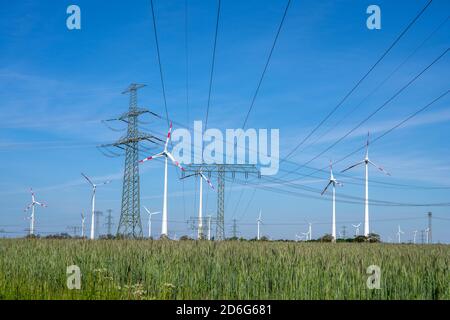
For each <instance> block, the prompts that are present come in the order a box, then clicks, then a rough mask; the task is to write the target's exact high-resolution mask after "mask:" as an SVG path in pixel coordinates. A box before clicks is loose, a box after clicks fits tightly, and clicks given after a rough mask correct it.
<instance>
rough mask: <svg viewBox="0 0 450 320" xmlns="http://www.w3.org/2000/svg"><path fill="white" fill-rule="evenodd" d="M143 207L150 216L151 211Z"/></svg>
mask: <svg viewBox="0 0 450 320" xmlns="http://www.w3.org/2000/svg"><path fill="white" fill-rule="evenodd" d="M143 207H144V209H145V211H147V213H148V214H150V210H148V209H147V207H146V206H143Z"/></svg>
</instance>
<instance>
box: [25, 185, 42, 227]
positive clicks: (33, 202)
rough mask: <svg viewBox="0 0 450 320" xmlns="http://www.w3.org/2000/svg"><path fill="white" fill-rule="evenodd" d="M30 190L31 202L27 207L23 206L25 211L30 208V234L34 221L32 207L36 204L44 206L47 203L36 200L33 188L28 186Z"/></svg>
mask: <svg viewBox="0 0 450 320" xmlns="http://www.w3.org/2000/svg"><path fill="white" fill-rule="evenodd" d="M30 192H31V203H30V204H29V205H28V207H26V208H25V210H24V211H25V212H27V211H28V210H30V209H31V216H30V235H34V222H35V215H34V207H35V206H36V205H38V206H41V207H44V208H46V207H47V205H46V204H44V203H41V202H38V201H36V197H35V195H34V192H33V188H30Z"/></svg>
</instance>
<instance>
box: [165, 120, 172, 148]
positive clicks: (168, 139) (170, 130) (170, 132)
mask: <svg viewBox="0 0 450 320" xmlns="http://www.w3.org/2000/svg"><path fill="white" fill-rule="evenodd" d="M171 136H172V122H170V127H169V132H168V133H167V139H166V144H165V145H164V150H167V146H168V145H169V141H170V138H171Z"/></svg>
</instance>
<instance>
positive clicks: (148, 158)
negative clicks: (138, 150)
mask: <svg viewBox="0 0 450 320" xmlns="http://www.w3.org/2000/svg"><path fill="white" fill-rule="evenodd" d="M161 157H164V152H161V153H158V154H155V155H154V156H151V157H147V158H145V159H142V160H139V163H144V162H146V161H149V160H153V159H156V158H161Z"/></svg>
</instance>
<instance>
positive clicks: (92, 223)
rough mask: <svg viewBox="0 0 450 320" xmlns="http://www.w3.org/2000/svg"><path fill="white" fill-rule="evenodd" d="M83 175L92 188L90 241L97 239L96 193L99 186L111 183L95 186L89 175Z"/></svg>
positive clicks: (106, 182)
mask: <svg viewBox="0 0 450 320" xmlns="http://www.w3.org/2000/svg"><path fill="white" fill-rule="evenodd" d="M81 175H82V176H83V177H84V178H85V179H86V180H87V182H88V183H89V184H90V185H91V186H92V200H91V202H92V214H91V236H90V239H91V240H94V238H95V192H96V191H97V187H98V186H102V185H105V184H108V183H110V182H111V181H109V180H108V181H105V182H103V183H100V184H95V183H93V182H92V180H91V179H89V177H88V176H87V175H85V174H84V173H81Z"/></svg>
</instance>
